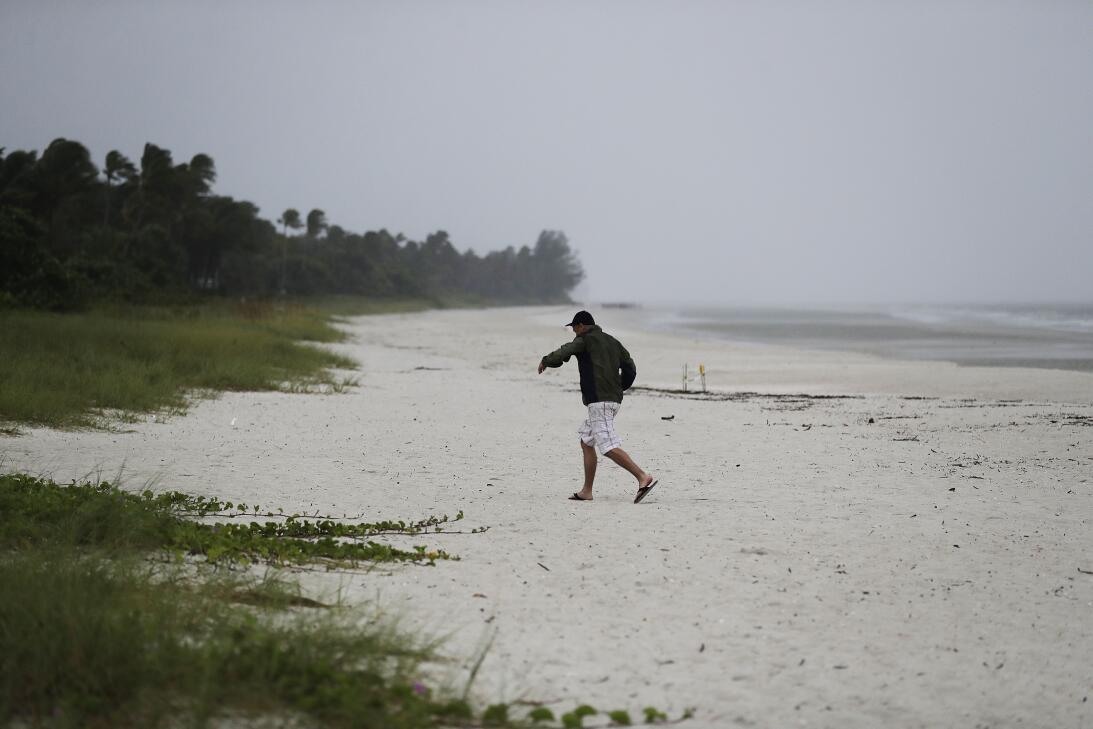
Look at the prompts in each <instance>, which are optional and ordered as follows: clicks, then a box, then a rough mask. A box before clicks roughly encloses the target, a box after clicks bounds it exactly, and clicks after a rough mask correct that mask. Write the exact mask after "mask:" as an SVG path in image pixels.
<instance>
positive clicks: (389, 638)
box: [0, 549, 470, 727]
mask: <svg viewBox="0 0 1093 729" xmlns="http://www.w3.org/2000/svg"><path fill="white" fill-rule="evenodd" d="M300 604H302V603H301V602H300V601H299V600H298V599H297V598H296V595H295V590H294V589H293V587H292V584H291V583H285V584H282V583H278V582H277V581H275V580H268V579H261V578H254V577H247V576H245V575H240V574H236V573H227V572H221V573H218V574H215V575H211V576H210V575H205V576H203V577H202V578H200V579H195V578H194V577H193V575H192V574H190V573H189V572H188V571H187V570H185V569H183V568H181V567H179V566H177V565H162V564H159V565H154V564H150V563H148V562H146V561H142V560H138V559H113V560H104V559H100V558H97V557H96V556H95V555H93V554H82V553H77V552H74V551H72V550H66V549H46V550H35V551H31V552H22V553H18V554H16V555H14V556H6V557H5V559H3V560H0V723H3V724H4V725H5V726H11V725H23V726H25V725H29V726H50V727H159V726H195V727H202V726H209V725H210V724H214V725H219V726H223V725H224V724H223V723H217V722H219V721H221V720H223V719H225V718H230V719H241V718H256V717H258V718H261V717H276V718H277V719H278V721H279V723H278V724H277V725H279V726H283V725H285V724H284V721H285V720H286V719H291V718H293V717H296V718H297V721H295V722H294V723H292V725H295V726H326V727H423V726H436V725H438V724H440V723H441V720H442V719H443V718H445V717H453V718H454V717H458V718H466V717H469V716H470V709H469V707H468V706H467V705H466V704H465V703H463V702H461V701H458V700H455V699H446V698H442V697H441V694H442V693H443V692H441V691H439V690H435V689H426V688H425V687H424V686H423V685H422V684H421V683H420V681H419V677H420V676H421V667H422V664H423V662H425V661H427V660H429V659H430V658H432V657H433V650H434V646H432V645H430V644H429V643H428V642H426V641H423V640H422V639H420V638H419V637H416V636H413V635H411V634H410V633H409V632H406V631H402V630H399V628H398V627H397V625H395V624H393V623H391V622H390V621H386V620H383V619H382V618H379V617H377V616H371V617H369V616H366V615H364V614H362V613H361V612H360V611H355V610H349V609H348V608H345V607H325V606H321V603H318V602H308V603H303V604H312V605H315V606H317V607H311V608H302V607H296V606H298V605H300ZM243 725H249V724H243Z"/></svg>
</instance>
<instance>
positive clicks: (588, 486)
mask: <svg viewBox="0 0 1093 729" xmlns="http://www.w3.org/2000/svg"><path fill="white" fill-rule="evenodd" d="M580 443H581V455H582V456H584V488H582V489H581V490H580V491H578V492H577V495H578V496H580V497H581V498H582V499H587V500H589V501H591V500H592V482H593V481H595V480H596V461H597V459H596V449H595V448H593V447H592V446H590V445H585V442H584V441H583V440H582V441H580Z"/></svg>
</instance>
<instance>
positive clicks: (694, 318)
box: [642, 304, 1093, 372]
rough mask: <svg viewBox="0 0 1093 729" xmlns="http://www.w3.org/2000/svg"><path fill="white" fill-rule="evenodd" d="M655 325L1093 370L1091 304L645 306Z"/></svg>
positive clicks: (771, 340) (975, 361)
mask: <svg viewBox="0 0 1093 729" xmlns="http://www.w3.org/2000/svg"><path fill="white" fill-rule="evenodd" d="M642 313H643V314H644V315H645V316H646V322H647V323H648V324H649V325H650V326H651V327H652V328H655V329H674V330H677V331H678V330H683V331H686V332H690V333H692V334H696V335H700V336H713V337H721V338H724V339H731V340H734V341H740V342H753V343H758V344H780V345H786V346H791V347H796V348H803V349H833V350H844V351H854V352H864V353H868V354H874V355H879V356H882V357H889V358H894V359H912V360H942V361H948V362H955V363H957V364H960V365H968V366H977V365H979V366H996V367H997V366H1000V367H1038V368H1047V369H1065V370H1081V371H1087V372H1093V304H1084V305H1081V304H1079V305H1075V304H1066V305H1042V304H1036V305H994V306H926V305H923V306H876V307H845V308H841V309H840V308H811V309H804V308H793V309H790V308H785V309H783V308H730V307H699V306H683V307H650V308H645V309H643V312H642Z"/></svg>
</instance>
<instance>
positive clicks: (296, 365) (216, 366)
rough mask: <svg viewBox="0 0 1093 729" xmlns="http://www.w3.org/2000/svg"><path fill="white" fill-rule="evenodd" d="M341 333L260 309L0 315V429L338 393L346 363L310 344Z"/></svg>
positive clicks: (317, 312)
mask: <svg viewBox="0 0 1093 729" xmlns="http://www.w3.org/2000/svg"><path fill="white" fill-rule="evenodd" d="M344 336H345V335H344V334H343V333H342V332H341V331H339V330H338V329H337V328H336V327H335V326H333V323H332V314H331V313H329V312H328V311H325V310H323V309H321V308H317V307H312V306H301V305H283V304H282V305H274V304H270V303H265V302H253V303H237V304H219V305H202V306H187V307H177V308H167V307H135V308H125V309H122V308H112V309H101V310H96V311H93V312H88V313H81V314H51V313H45V312H37V311H25V310H9V311H4V312H0V421H5V422H6V423H11V424H27V425H39V426H50V427H87V426H93V425H97V424H101V422H102V421H103V416H104V414H113V415H116V414H122V415H123V416H125V415H127V414H128V415H133V414H135V413H147V412H154V411H158V410H164V409H166V410H175V411H177V410H180V409H183V408H185V406H186V403H187V397H188V396H191V395H193V394H194V393H211V392H217V391H224V390H279V389H291V390H296V391H298V390H300V389H313V390H320V391H321V390H327V391H330V390H335V391H336V390H341V389H343V388H345V387H346V386H348V385H351V384H352V383H353V379H352V378H351V377H347V376H345V375H344V374H343V375H340V376H339V375H338V374H337V373H335V372H333V371H332V369H334V368H343V369H350V368H353V367H355V363H354V362H353V361H352V360H350V359H349V358H347V357H344V356H341V355H339V354H336V353H334V352H331V351H328V350H324V349H321V348H319V347H316V346H312V345H311V344H308V343H319V342H322V343H329V342H337V341H341V340H342V339H343V338H344Z"/></svg>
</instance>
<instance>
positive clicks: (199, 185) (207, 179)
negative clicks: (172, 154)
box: [190, 154, 216, 195]
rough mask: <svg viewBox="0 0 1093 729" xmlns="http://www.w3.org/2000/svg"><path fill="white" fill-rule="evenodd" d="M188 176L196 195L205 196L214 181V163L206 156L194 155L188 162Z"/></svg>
mask: <svg viewBox="0 0 1093 729" xmlns="http://www.w3.org/2000/svg"><path fill="white" fill-rule="evenodd" d="M190 176H191V179H192V180H193V185H194V188H195V189H196V191H197V194H198V195H207V194H208V193H209V190H211V189H212V186H213V183H214V182H215V181H216V163H214V162H213V158H212V157H210V156H209V155H207V154H195V155H194V156H193V159H191V160H190Z"/></svg>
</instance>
